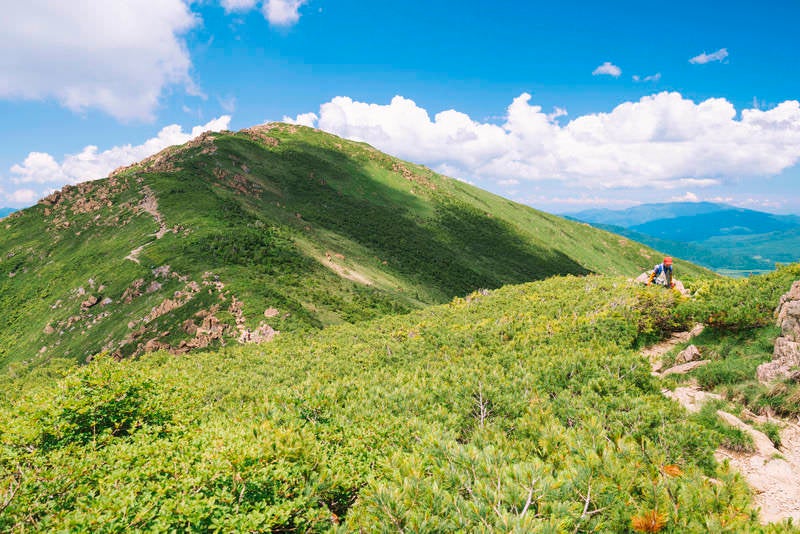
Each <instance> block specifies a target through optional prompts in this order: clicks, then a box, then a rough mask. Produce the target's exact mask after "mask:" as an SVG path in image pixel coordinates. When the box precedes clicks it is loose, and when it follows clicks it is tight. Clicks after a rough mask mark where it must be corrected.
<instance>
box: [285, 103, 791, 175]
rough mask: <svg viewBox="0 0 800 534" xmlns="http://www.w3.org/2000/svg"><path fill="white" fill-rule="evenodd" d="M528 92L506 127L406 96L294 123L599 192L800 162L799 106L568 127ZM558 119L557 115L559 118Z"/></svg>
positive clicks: (648, 106) (616, 114)
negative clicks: (434, 107) (438, 109)
mask: <svg viewBox="0 0 800 534" xmlns="http://www.w3.org/2000/svg"><path fill="white" fill-rule="evenodd" d="M530 100H531V96H530V95H529V94H527V93H525V94H522V95H520V96H519V97H517V98H515V99H514V101H513V102H512V103H511V105H510V106H509V107H508V110H507V115H506V119H505V123H503V124H491V123H486V122H478V121H474V120H472V119H471V118H470V117H469V116H468V115H466V114H464V113H461V112H458V111H455V110H448V111H443V112H440V113H437V114H436V115H435V116H434V117H433V118H431V117H430V115H429V114H428V112H427V111H426V110H425V109H423V108H420V107H419V106H417V105H416V103H415V102H414V101H412V100H409V99H407V98H403V97H401V96H397V97H395V98H393V99H392V101H391V103H389V104H388V105H380V104H369V103H364V102H357V101H354V100H352V99H351V98H348V97H336V98H334V99H333V100H331V101H330V102H327V103H325V104H323V105H322V106H321V107H320V110H319V114H318V115H316V114H303V115H300V116H298V117H297V118H296V119H295V122H298V123H303V124H310V125H314V126H317V127H319V128H321V129H323V130H326V131H329V132H332V133H334V134H337V135H340V136H342V137H346V138H350V139H355V140H359V141H365V142H368V143H371V144H373V145H375V146H376V147H378V148H379V149H381V150H384V151H386V152H389V153H390V154H396V155H398V156H400V157H402V158H405V159H409V160H412V161H415V162H419V163H424V164H426V165H429V166H431V167H433V168H435V169H436V170H438V171H440V172H443V173H445V174H449V175H451V176H454V177H456V178H460V179H464V180H478V181H483V182H484V183H488V184H491V183H494V184H499V183H500V182H501V181H505V183H508V180H520V181H523V182H524V181H542V182H544V181H547V182H548V183H563V184H569V185H576V186H582V187H592V188H610V187H621V188H642V187H649V188H660V189H678V188H681V189H682V188H696V187H708V186H712V185H718V184H722V183H725V182H726V181H727V180H729V179H734V178H735V179H738V178H743V177H752V176H767V175H775V174H777V173H780V172H781V171H782V170H784V169H786V168H788V167H791V166H793V165H795V164H796V163H797V162H798V160H800V103H798V102H797V101H794V100H792V101H786V102H783V103H782V104H780V105H779V106H777V107H775V108H773V109H771V110H768V111H761V110H758V109H745V110H743V111H742V112H741V118H738V119H737V112H736V109H735V108H734V107H733V105H732V104H731V103H730V102H728V101H727V100H725V99H722V98H712V99H709V100H705V101H703V102H699V103H695V102H693V101H692V100H689V99H686V98H683V97H682V96H681V95H680V94H679V93H667V92H663V93H658V94H655V95H651V96H646V97H643V98H642V99H640V100H639V101H637V102H625V103H623V104H620V105H619V106H617V107H616V108H614V109H613V110H612V111H611V112H610V113H595V114H589V115H584V116H581V117H577V118H575V119H573V120H572V121H570V122H568V123H566V124H564V125H561V124H560V123H559V122H557V121H556V120H555V118H554V114H547V113H545V112H544V111H543V110H542V108H541V107H540V106H536V105H531V103H530ZM555 115H558V114H555Z"/></svg>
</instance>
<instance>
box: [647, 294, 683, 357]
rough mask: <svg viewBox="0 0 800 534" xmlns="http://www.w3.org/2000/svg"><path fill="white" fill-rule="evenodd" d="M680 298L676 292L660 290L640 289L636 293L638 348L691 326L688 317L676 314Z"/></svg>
mask: <svg viewBox="0 0 800 534" xmlns="http://www.w3.org/2000/svg"><path fill="white" fill-rule="evenodd" d="M679 299H680V297H679V296H678V294H677V293H676V292H674V291H664V290H662V289H660V288H647V289H640V290H638V291H637V292H636V304H635V305H634V310H635V311H636V312H638V313H637V321H638V322H637V329H638V337H637V339H636V343H635V344H636V346H644V345H647V344H649V343H652V342H655V341H658V340H659V339H661V338H663V337H664V335H665V334H669V333H671V332H676V331H679V330H684V329H685V328H686V327H687V326H688V324H689V322H690V321H689V318H688V317H687V316H685V315H684V316H679V315H676V314H675V307H676V306H677V305H678V302H679Z"/></svg>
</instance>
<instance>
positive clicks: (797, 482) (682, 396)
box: [642, 327, 800, 524]
mask: <svg viewBox="0 0 800 534" xmlns="http://www.w3.org/2000/svg"><path fill="white" fill-rule="evenodd" d="M701 331H702V327H699V328H698V327H695V328H694V329H692V331H691V332H681V333H679V334H675V335H673V336H672V337H671V338H670V339H668V340H667V341H664V342H662V343H659V344H657V345H653V346H652V347H649V348H647V349H645V350H643V351H642V354H643V355H645V356H647V357H648V359H649V360H650V363H651V365H652V366H653V373H654V374H655V375H657V376H661V373H660V372H659V371H660V370H661V357H662V356H663V355H664V354H666V353H667V352H668V351H669V350H670V349H672V348H673V347H675V346H676V345H678V344H679V343H683V342H686V341H688V340H689V339H691V338H692V337H694V336H695V335H697V334H699V333H700V332H701ZM662 393H663V394H664V395H665V396H667V397H669V398H671V399H673V400H675V401H676V402H679V403H680V404H681V405H682V406H683V407H684V408H686V409H687V410H688V411H690V412H697V411H699V410H700V408H701V407H702V406H703V404H704V403H706V402H708V401H709V400H715V399H721V398H722V397H720V396H719V395H717V394H716V393H711V392H708V391H703V390H701V389H700V388H699V387H697V386H696V385H690V386H685V387H678V388H675V390H674V391H670V390H667V389H665V390H663V391H662ZM717 414H718V415H719V416H720V417H721V418H722V419H723V420H724V421H725V422H727V423H728V424H729V425H732V426H734V427H737V428H740V429H742V430H744V431H745V432H748V433H749V434H750V435H751V436H752V437H753V442H754V444H755V448H756V450H755V451H754V452H752V453H741V452H734V451H730V450H727V449H725V448H722V447H720V448H719V449H717V451H716V453H715V456H716V458H717V460H718V461H720V462H721V461H724V460H727V461H728V462H729V463H730V465H731V467H733V468H734V469H735V470H737V471H738V472H739V473H741V474H742V476H744V478H745V479H746V480H747V483H748V484H749V485H750V487H751V488H752V490H753V493H754V495H755V503H756V505H757V506H758V507H759V508H760V509H761V511H760V515H759V517H760V519H761V522H762V523H765V524H766V523H774V522H780V521H783V520H785V519H788V518H791V519H792V520H793V521H795V522H800V425H798V423H800V421H796V422H792V421H779V420H776V419H770V420H771V421H773V422H777V423H779V424H781V425H782V426H783V428H782V430H781V432H780V435H781V446H780V447H778V448H776V447H775V446H774V445H773V444H772V442H771V441H770V439H769V438H768V437H767V436H766V435H764V434H763V433H762V432H760V431H758V430H756V429H755V428H753V427H752V426H751V425H749V424H747V423H746V422H744V421H742V420H741V419H739V418H738V417H736V416H735V415H733V414H729V413H727V412H723V411H721V410H720V411H718V412H717ZM750 417H751V418H752V419H753V420H755V421H758V422H765V421H767V420H768V419H767V418H765V417H761V416H757V415H755V414H751V415H750Z"/></svg>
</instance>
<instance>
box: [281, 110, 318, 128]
mask: <svg viewBox="0 0 800 534" xmlns="http://www.w3.org/2000/svg"><path fill="white" fill-rule="evenodd" d="M318 120H319V117H317V114H316V113H301V114H300V115H298V116H297V117H296V118H294V119H293V118H291V117H287V116H285V115H284V117H283V122H287V123H289V124H299V125H300V126H308V127H310V128H314V127H315V126H316V124H317V121H318Z"/></svg>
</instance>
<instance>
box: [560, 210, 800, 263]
mask: <svg viewBox="0 0 800 534" xmlns="http://www.w3.org/2000/svg"><path fill="white" fill-rule="evenodd" d="M568 217H569V218H574V219H577V220H581V221H584V222H588V223H590V224H592V225H593V226H596V227H598V228H602V229H604V230H608V231H611V232H614V233H617V234H620V235H623V236H625V237H628V238H630V239H633V240H635V241H639V242H641V243H645V244H647V245H648V246H651V247H653V248H655V249H657V250H663V251H664V252H666V253H668V254H672V255H674V256H678V257H680V258H684V259H686V260H689V261H691V262H694V263H697V264H698V265H702V266H704V267H708V268H710V269H714V270H716V271H720V272H724V273H726V274H735V273H751V272H760V271H765V270H771V269H773V268H774V267H775V264H776V263H782V264H785V263H792V262H796V261H798V260H800V217H798V216H796V215H775V214H772V213H765V212H761V211H755V210H748V209H743V208H735V207H733V206H728V205H725V204H714V203H710V202H676V203H670V204H643V205H641V206H636V207H634V208H629V209H626V210H608V209H598V210H586V211H582V212H578V213H573V214H571V215H568ZM608 221H613V222H608Z"/></svg>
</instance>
